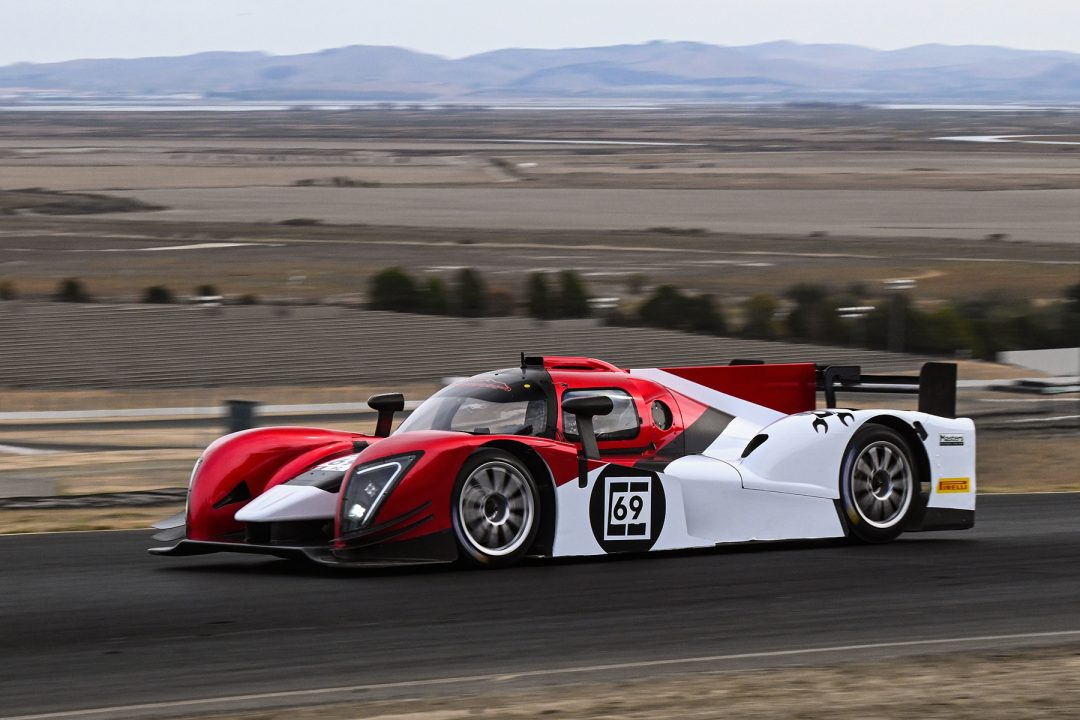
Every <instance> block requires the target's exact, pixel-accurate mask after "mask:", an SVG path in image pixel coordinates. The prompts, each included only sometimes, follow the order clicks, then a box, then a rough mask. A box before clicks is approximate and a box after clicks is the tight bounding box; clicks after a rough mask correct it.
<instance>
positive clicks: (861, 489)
mask: <svg viewBox="0 0 1080 720" xmlns="http://www.w3.org/2000/svg"><path fill="white" fill-rule="evenodd" d="M920 487H921V485H920V478H919V468H918V465H917V464H916V463H915V460H914V456H913V454H912V452H911V447H910V446H909V445H908V442H907V440H905V439H904V437H903V436H902V435H900V433H898V432H896V431H895V430H893V429H892V428H889V427H886V426H885V425H878V424H877V423H867V424H866V425H863V426H862V427H861V428H859V429H858V430H857V431H856V432H855V434H854V436H853V437H852V438H851V442H850V443H848V446H847V449H846V450H845V451H844V460H843V463H842V464H841V466H840V502H841V505H842V507H843V514H844V518H845V520H846V522H847V528H848V532H849V534H850V535H851V536H852V537H853V538H855V539H857V540H861V541H863V542H868V543H882V542H888V541H890V540H893V539H894V538H896V536H898V535H899V534H900V533H901V532H902V531H903V529H904V525H905V523H906V522H907V520H908V518H909V517H911V515H912V514H913V513H914V511H915V509H916V507H917V506H918V504H919V500H920V498H919V492H920Z"/></svg>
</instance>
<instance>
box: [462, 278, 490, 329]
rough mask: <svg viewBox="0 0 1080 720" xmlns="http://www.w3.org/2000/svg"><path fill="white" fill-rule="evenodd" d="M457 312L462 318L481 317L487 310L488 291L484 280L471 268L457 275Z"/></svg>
mask: <svg viewBox="0 0 1080 720" xmlns="http://www.w3.org/2000/svg"><path fill="white" fill-rule="evenodd" d="M456 289H457V312H458V314H459V315H461V316H463V317H481V316H483V315H485V314H486V313H487V310H488V291H487V285H486V284H485V283H484V279H483V278H482V277H480V274H479V273H477V272H476V271H475V270H473V269H472V268H462V269H461V270H459V271H458V274H457V282H456Z"/></svg>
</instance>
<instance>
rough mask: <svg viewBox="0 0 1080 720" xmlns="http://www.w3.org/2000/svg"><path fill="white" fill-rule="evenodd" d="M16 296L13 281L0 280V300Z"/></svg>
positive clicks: (17, 295) (11, 298) (17, 294)
mask: <svg viewBox="0 0 1080 720" xmlns="http://www.w3.org/2000/svg"><path fill="white" fill-rule="evenodd" d="M17 297H19V293H18V292H16V290H15V283H13V282H11V281H10V280H4V281H3V282H0V300H14V299H16V298H17Z"/></svg>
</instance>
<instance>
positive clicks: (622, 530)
mask: <svg viewBox="0 0 1080 720" xmlns="http://www.w3.org/2000/svg"><path fill="white" fill-rule="evenodd" d="M606 484H607V488H606V490H607V491H606V493H605V497H604V517H606V518H607V522H606V523H605V525H604V539H605V540H641V539H643V538H646V539H647V538H648V537H649V520H650V519H651V513H652V510H650V507H649V506H650V505H651V504H652V503H651V500H652V478H651V477H642V478H630V477H628V478H613V477H609V478H607V483H606Z"/></svg>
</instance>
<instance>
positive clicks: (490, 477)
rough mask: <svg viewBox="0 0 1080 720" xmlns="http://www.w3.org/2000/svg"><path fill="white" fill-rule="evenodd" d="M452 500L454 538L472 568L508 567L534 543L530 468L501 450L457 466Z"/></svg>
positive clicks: (536, 500) (536, 504) (535, 502)
mask: <svg viewBox="0 0 1080 720" xmlns="http://www.w3.org/2000/svg"><path fill="white" fill-rule="evenodd" d="M450 497H451V507H450V515H451V519H452V521H453V527H454V537H455V539H456V540H457V544H458V548H459V550H460V556H461V557H462V558H463V559H464V560H465V562H466V563H468V564H470V565H475V566H478V567H485V568H497V567H506V566H507V565H512V564H514V563H515V562H517V561H518V560H519V559H521V557H522V556H524V555H525V554H526V553H527V552H528V551H529V548H530V547H531V546H532V544H533V540H535V539H536V534H537V532H538V531H539V529H540V492H539V490H538V489H537V486H536V481H535V480H534V479H533V477H532V473H530V472H529V470H528V468H526V467H525V465H524V464H523V463H522V462H521V461H520V460H518V459H517V458H516V457H514V456H513V455H512V454H510V453H508V452H506V451H505V450H498V449H495V448H487V449H483V450H479V451H477V452H475V453H473V454H472V455H471V456H470V457H469V459H468V460H466V461H465V464H464V465H463V466H462V467H461V472H459V473H458V476H457V480H456V481H455V482H454V490H453V493H452V494H451V496H450Z"/></svg>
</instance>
